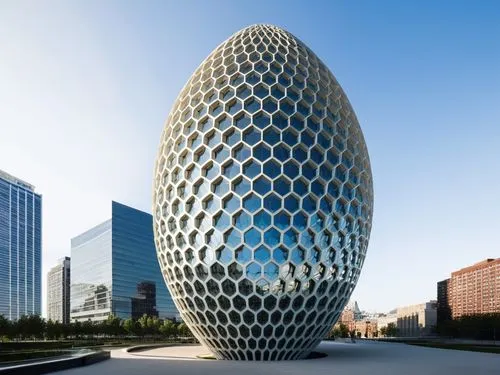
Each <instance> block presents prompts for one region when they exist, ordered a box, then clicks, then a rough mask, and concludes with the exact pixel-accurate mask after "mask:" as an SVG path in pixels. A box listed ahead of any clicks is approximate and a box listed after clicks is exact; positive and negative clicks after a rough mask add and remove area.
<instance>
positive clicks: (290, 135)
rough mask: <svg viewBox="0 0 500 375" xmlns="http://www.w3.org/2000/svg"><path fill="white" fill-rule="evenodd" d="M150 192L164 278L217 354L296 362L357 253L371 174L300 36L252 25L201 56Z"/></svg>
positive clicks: (340, 294) (349, 281)
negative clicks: (207, 54)
mask: <svg viewBox="0 0 500 375" xmlns="http://www.w3.org/2000/svg"><path fill="white" fill-rule="evenodd" d="M153 195H154V197H153V212H154V230H155V241H156V247H157V254H158V259H159V262H160V265H161V269H162V271H163V275H164V277H165V280H166V283H167V285H168V288H169V290H170V292H171V294H172V297H173V298H174V301H175V303H176V306H177V308H178V309H179V311H180V313H181V316H182V318H183V319H184V321H185V322H186V323H187V324H188V326H189V327H190V329H191V331H192V332H193V334H194V335H195V336H196V337H197V338H198V339H199V341H200V342H201V343H202V344H203V345H205V346H206V347H207V348H208V349H209V350H210V351H212V352H213V353H214V355H215V356H216V358H218V359H239V360H283V359H298V358H304V357H305V356H307V355H308V353H310V352H311V350H312V349H314V347H315V346H316V345H317V344H318V343H319V341H320V340H321V339H322V338H323V337H324V336H325V334H326V333H328V331H329V330H330V328H331V327H332V325H333V324H334V323H335V322H336V320H337V319H338V317H339V315H340V313H341V311H342V309H343V307H344V306H345V304H346V303H347V301H348V299H349V296H350V295H351V293H352V291H353V289H354V287H355V285H356V282H357V280H358V277H359V273H360V271H361V267H362V265H363V261H364V258H365V255H366V250H367V246H368V240H369V236H370V229H371V220H372V208H373V188H372V175H371V168H370V161H369V157H368V151H367V148H366V144H365V141H364V138H363V134H362V132H361V129H360V126H359V124H358V120H357V118H356V115H355V114H354V111H353V109H352V107H351V105H350V104H349V101H348V99H347V97H346V95H345V93H344V92H343V90H342V88H341V87H340V85H339V84H338V82H337V81H336V79H335V77H334V76H333V75H332V73H331V72H330V70H329V69H328V68H327V67H326V66H325V65H324V64H323V63H322V62H321V60H320V59H319V58H318V57H317V56H316V55H315V54H314V53H313V52H312V51H311V50H310V49H309V48H308V47H307V46H305V45H304V44H303V43H302V42H301V41H300V40H298V39H297V38H295V37H294V36H293V35H291V34H290V33H288V32H286V31H284V30H283V29H280V28H278V27H275V26H270V25H254V26H250V27H248V28H245V29H243V30H241V31H239V32H238V33H236V34H234V35H233V36H231V37H230V38H229V39H228V40H226V41H225V42H223V43H222V44H221V45H220V46H218V47H217V48H216V49H215V50H214V51H213V52H212V53H211V54H210V55H209V56H208V57H207V58H206V59H205V60H204V61H203V62H202V63H201V65H200V66H199V67H198V69H197V70H196V71H195V72H194V74H193V75H192V77H191V78H190V79H189V81H188V82H187V84H186V85H185V87H184V88H183V90H182V91H181V93H180V94H179V96H178V98H177V100H176V102H175V104H174V106H173V109H172V111H171V113H170V115H169V116H168V119H167V122H166V124H165V128H164V131H163V135H162V137H161V143H160V148H159V152H158V157H157V160H156V169H155V180H154V192H153Z"/></svg>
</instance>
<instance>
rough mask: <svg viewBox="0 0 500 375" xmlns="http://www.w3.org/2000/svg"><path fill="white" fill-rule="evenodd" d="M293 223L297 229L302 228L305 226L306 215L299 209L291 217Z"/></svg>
mask: <svg viewBox="0 0 500 375" xmlns="http://www.w3.org/2000/svg"><path fill="white" fill-rule="evenodd" d="M293 225H294V227H296V228H297V229H298V230H304V229H306V227H307V216H306V215H305V214H304V213H303V212H302V211H301V212H299V213H297V214H296V215H295V216H294V217H293Z"/></svg>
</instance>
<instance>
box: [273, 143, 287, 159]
mask: <svg viewBox="0 0 500 375" xmlns="http://www.w3.org/2000/svg"><path fill="white" fill-rule="evenodd" d="M273 154H274V157H275V158H276V159H278V160H279V161H281V162H284V161H285V160H287V159H288V158H289V157H290V150H289V148H288V147H287V146H286V145H285V144H284V143H279V144H278V145H277V146H275V147H274V149H273Z"/></svg>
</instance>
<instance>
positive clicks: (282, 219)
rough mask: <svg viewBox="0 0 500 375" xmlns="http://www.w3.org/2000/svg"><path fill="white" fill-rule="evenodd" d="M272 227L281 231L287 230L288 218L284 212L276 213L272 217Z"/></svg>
mask: <svg viewBox="0 0 500 375" xmlns="http://www.w3.org/2000/svg"><path fill="white" fill-rule="evenodd" d="M285 208H286V207H285ZM274 225H275V226H276V227H277V228H278V229H281V230H284V229H287V228H288V227H289V226H290V216H289V215H288V214H287V213H286V212H284V211H281V212H279V213H277V214H276V215H275V216H274Z"/></svg>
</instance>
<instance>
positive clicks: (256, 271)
mask: <svg viewBox="0 0 500 375" xmlns="http://www.w3.org/2000/svg"><path fill="white" fill-rule="evenodd" d="M261 273H262V268H261V266H260V265H259V264H257V263H255V262H252V263H250V264H249V265H248V266H247V277H248V278H249V279H251V280H256V279H258V278H259V277H260V275H261Z"/></svg>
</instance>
